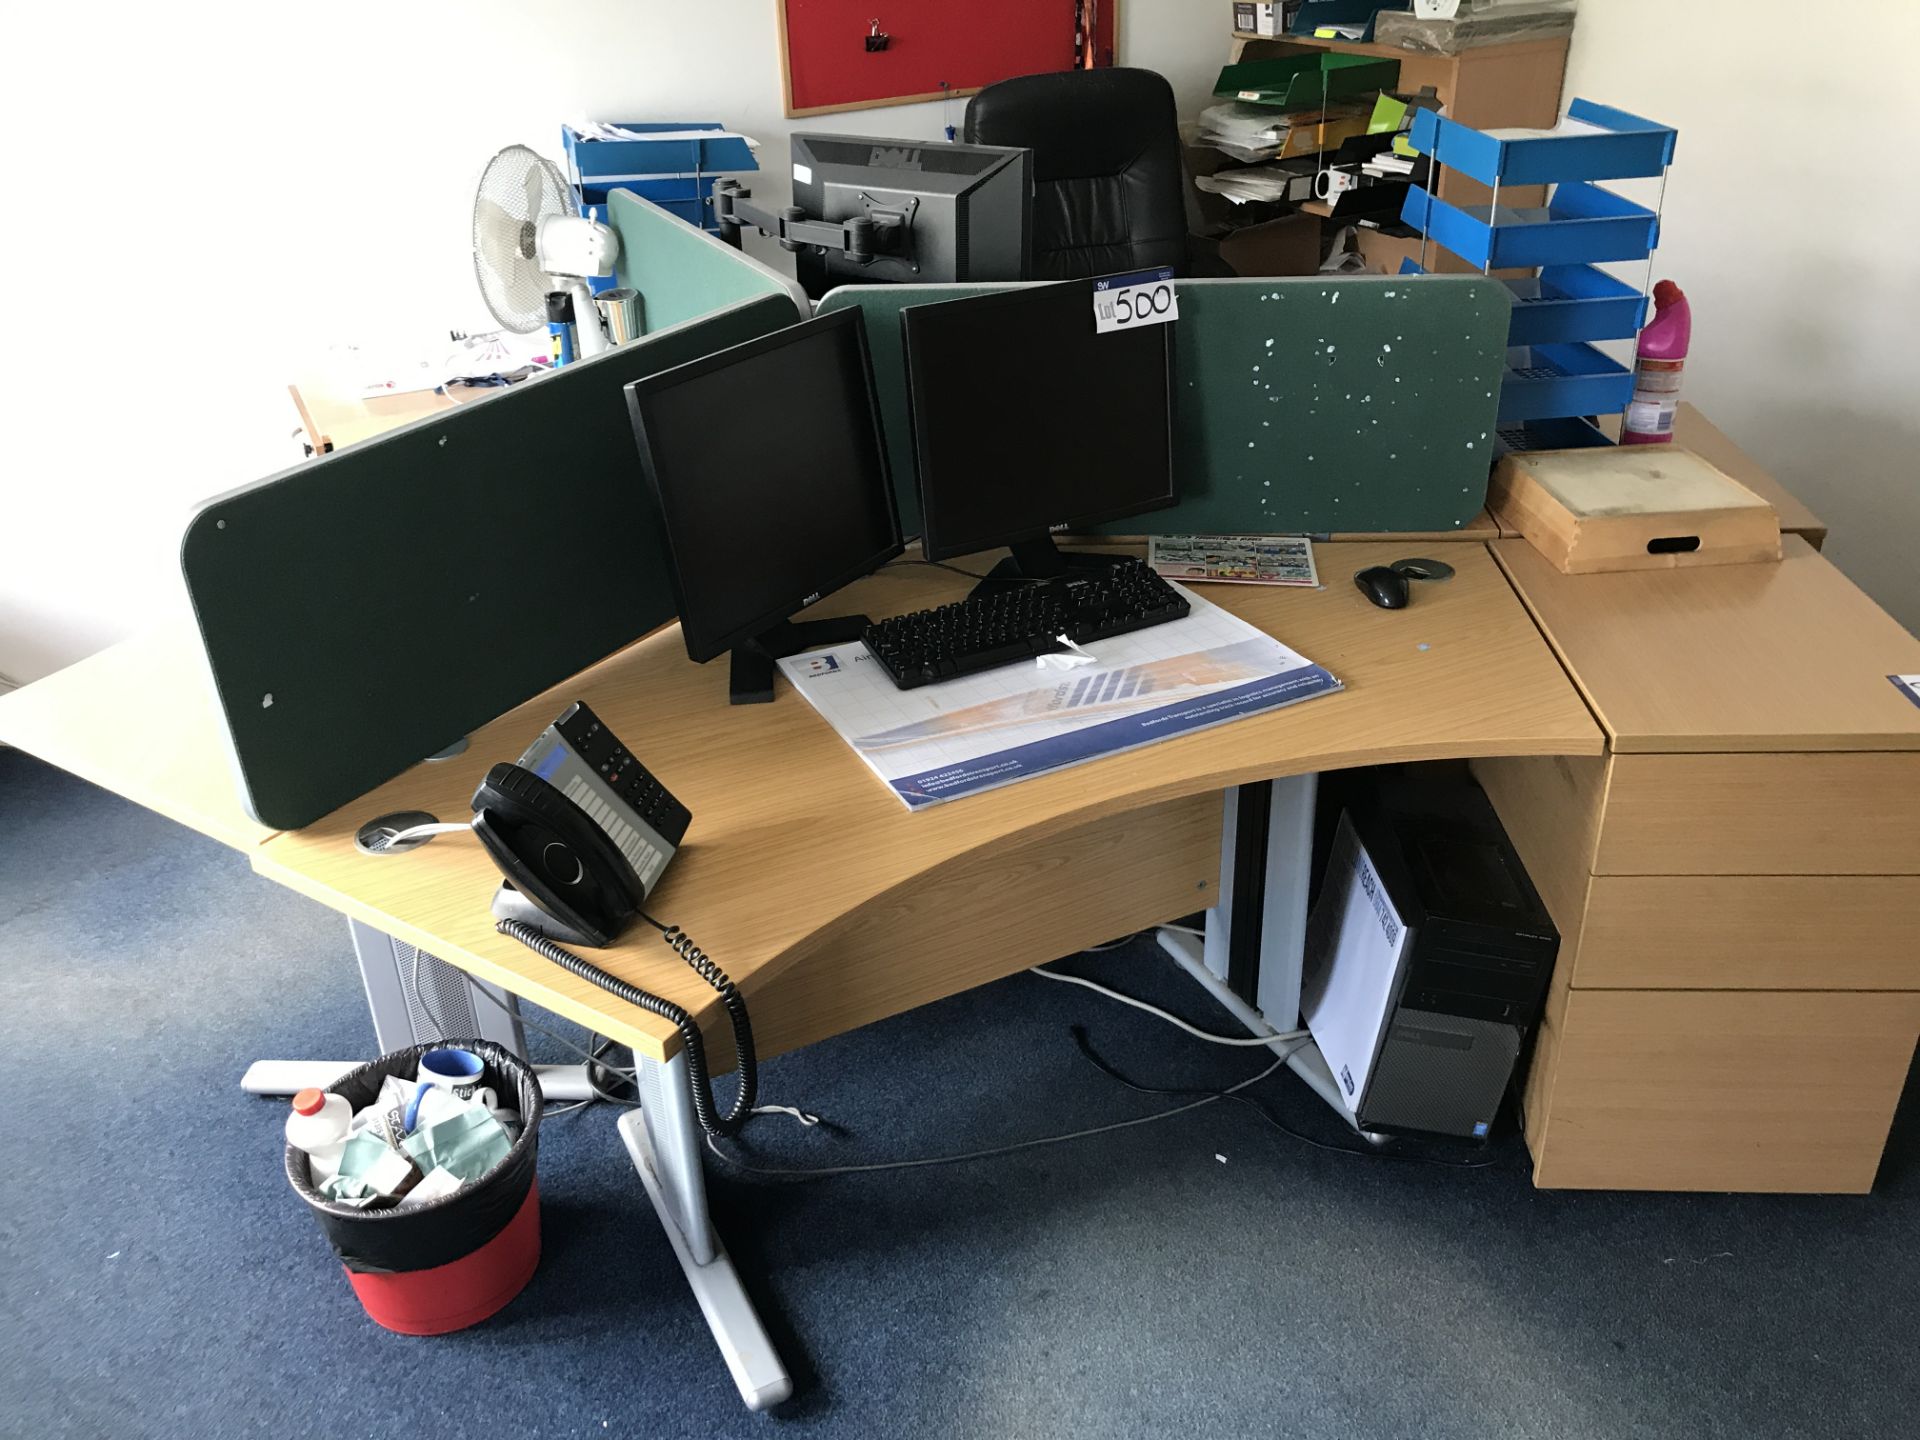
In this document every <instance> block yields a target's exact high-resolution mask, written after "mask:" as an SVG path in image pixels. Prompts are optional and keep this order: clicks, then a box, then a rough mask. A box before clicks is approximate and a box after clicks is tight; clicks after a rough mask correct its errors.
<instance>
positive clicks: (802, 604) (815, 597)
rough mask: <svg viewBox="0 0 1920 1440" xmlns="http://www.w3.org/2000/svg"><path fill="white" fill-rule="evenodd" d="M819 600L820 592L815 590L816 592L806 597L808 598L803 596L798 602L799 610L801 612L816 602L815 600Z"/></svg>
mask: <svg viewBox="0 0 1920 1440" xmlns="http://www.w3.org/2000/svg"><path fill="white" fill-rule="evenodd" d="M819 598H820V592H819V591H818V590H816V591H814V592H813V594H811V595H808V596H805V597H804V598H802V600H801V601H800V608H801V609H802V610H804V609H806V608H807V606H809V605H811V604H813V603H814V601H816V600H818V599H819Z"/></svg>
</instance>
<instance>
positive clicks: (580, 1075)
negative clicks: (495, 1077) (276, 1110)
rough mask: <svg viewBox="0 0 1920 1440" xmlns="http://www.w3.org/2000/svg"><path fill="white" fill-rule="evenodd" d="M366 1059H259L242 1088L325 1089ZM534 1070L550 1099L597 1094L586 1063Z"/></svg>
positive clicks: (258, 1091)
mask: <svg viewBox="0 0 1920 1440" xmlns="http://www.w3.org/2000/svg"><path fill="white" fill-rule="evenodd" d="M364 1063H365V1062H364V1061H360V1060H256V1061H254V1062H253V1063H252V1064H251V1065H249V1066H247V1073H246V1074H244V1075H242V1076H241V1077H240V1088H241V1089H242V1090H244V1091H246V1092H247V1093H248V1094H249V1095H291V1094H293V1093H294V1092H295V1091H296V1090H305V1089H308V1088H309V1087H311V1088H312V1089H315V1090H324V1089H326V1088H327V1087H328V1086H329V1085H331V1084H333V1082H334V1081H336V1080H338V1079H339V1078H340V1077H341V1076H342V1075H344V1074H346V1073H347V1072H348V1071H349V1070H358V1069H359V1068H360V1066H361V1065H362V1064H364ZM533 1073H534V1074H536V1075H538V1076H539V1077H540V1093H541V1094H542V1095H544V1096H546V1098H547V1099H548V1100H549V1101H554V1100H591V1099H592V1098H593V1089H592V1087H591V1086H589V1085H588V1084H587V1067H586V1066H584V1065H536V1066H534V1067H533Z"/></svg>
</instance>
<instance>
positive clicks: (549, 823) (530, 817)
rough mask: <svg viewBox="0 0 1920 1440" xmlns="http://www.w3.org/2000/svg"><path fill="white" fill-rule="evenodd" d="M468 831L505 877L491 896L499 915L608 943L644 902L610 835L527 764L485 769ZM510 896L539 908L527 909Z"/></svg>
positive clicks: (577, 939) (584, 941) (553, 934)
mask: <svg viewBox="0 0 1920 1440" xmlns="http://www.w3.org/2000/svg"><path fill="white" fill-rule="evenodd" d="M473 833H474V834H476V835H478V836H479V837H480V843H481V844H482V845H484V846H486V847H487V853H488V854H489V855H491V856H492V857H493V863H494V864H496V865H498V866H499V867H500V873H501V874H503V875H505V876H506V877H507V884H506V885H505V886H502V887H501V888H502V891H503V892H507V893H503V894H501V895H499V896H496V897H495V901H494V914H495V916H496V917H497V918H499V919H503V920H521V921H524V922H526V923H528V924H530V925H532V926H533V927H534V928H535V929H537V930H543V931H545V932H546V933H547V934H548V935H549V936H550V938H553V939H565V940H571V941H573V942H574V943H576V944H580V945H593V946H601V945H611V944H612V943H613V942H614V941H615V940H617V939H619V938H620V935H621V933H622V932H623V931H625V930H626V928H627V927H628V926H629V925H631V924H632V923H633V917H634V916H635V915H637V914H638V913H639V911H640V906H641V905H642V904H644V903H645V901H646V898H647V896H646V891H645V889H644V888H643V887H642V886H641V884H640V877H639V875H637V874H636V873H635V872H634V869H633V867H632V866H631V865H629V864H628V863H627V857H626V856H624V855H622V854H621V853H620V849H619V847H618V846H617V845H615V844H614V843H613V838H612V837H611V836H610V835H608V834H607V832H606V831H605V830H603V829H601V828H600V826H599V825H597V824H595V823H594V821H593V820H592V819H591V818H590V817H589V816H588V814H587V812H586V811H585V810H582V809H581V808H580V807H579V806H578V805H576V804H574V803H573V801H571V800H569V799H567V797H566V796H564V795H562V794H561V793H560V792H559V791H558V790H556V789H554V788H553V786H551V785H549V784H548V783H547V782H546V781H545V780H542V779H541V778H540V777H539V776H538V775H536V774H534V773H533V772H532V771H531V770H523V769H521V768H520V766H518V765H513V764H509V763H506V762H504V761H503V762H502V763H500V764H498V765H496V766H494V767H493V768H492V769H491V770H489V771H488V772H487V778H486V779H484V780H482V781H481V782H480V788H479V789H478V790H476V791H475V792H474V796H473ZM513 896H518V897H520V899H521V900H523V901H524V902H526V903H527V904H530V905H531V906H532V907H534V909H536V910H537V911H538V912H539V914H538V915H533V914H528V913H526V911H525V909H524V908H523V907H522V906H520V905H516V903H515V900H514V899H513V898H512V897H513ZM541 916H544V917H546V918H547V919H548V920H552V921H556V922H558V928H555V927H553V926H548V925H543V924H541V923H540V917H541Z"/></svg>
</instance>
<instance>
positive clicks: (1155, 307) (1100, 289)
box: [1093, 268, 1180, 335]
mask: <svg viewBox="0 0 1920 1440" xmlns="http://www.w3.org/2000/svg"><path fill="white" fill-rule="evenodd" d="M1179 318H1180V297H1179V294H1178V292H1177V291H1176V290H1175V289H1174V286H1173V271H1172V269H1171V268H1166V269H1160V270H1141V271H1137V272H1135V273H1134V274H1131V275H1109V276H1107V277H1106V278H1105V279H1103V280H1096V281H1094V282H1093V330H1094V333H1095V334H1096V335H1105V334H1107V333H1108V332H1110V331H1114V330H1137V329H1139V328H1140V327H1141V326H1142V325H1165V324H1166V323H1167V322H1168V321H1170V320H1178V319H1179Z"/></svg>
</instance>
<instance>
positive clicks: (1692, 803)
mask: <svg viewBox="0 0 1920 1440" xmlns="http://www.w3.org/2000/svg"><path fill="white" fill-rule="evenodd" d="M1880 683H1881V684H1883V685H1886V681H1885V680H1884V679H1882V680H1881V682H1880ZM1892 688H1893V687H1892V686H1891V685H1887V689H1889V690H1892ZM1915 713H1916V714H1920V711H1916V712H1915ZM1916 806H1920V754H1914V753H1903V754H1850V755H1849V754H1838V755H1836V754H1767V755H1616V756H1614V757H1613V761H1612V763H1611V765H1610V766H1609V767H1608V777H1607V796H1606V816H1605V821H1604V823H1603V824H1602V826H1601V827H1600V831H1599V850H1598V853H1597V854H1596V856H1595V857H1594V865H1593V868H1594V872H1595V873H1596V874H1600V875H1914V874H1920V824H1916V823H1915V812H1916Z"/></svg>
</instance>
